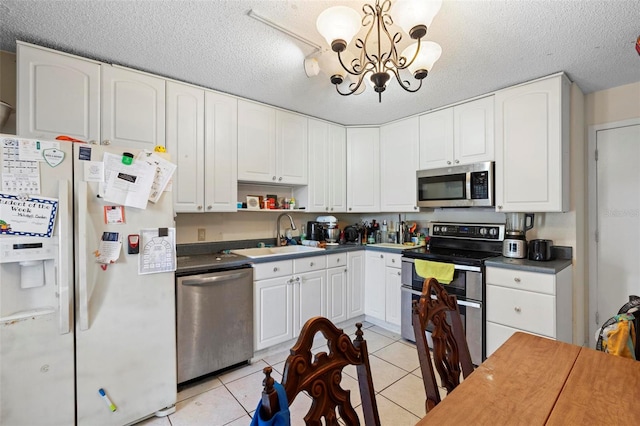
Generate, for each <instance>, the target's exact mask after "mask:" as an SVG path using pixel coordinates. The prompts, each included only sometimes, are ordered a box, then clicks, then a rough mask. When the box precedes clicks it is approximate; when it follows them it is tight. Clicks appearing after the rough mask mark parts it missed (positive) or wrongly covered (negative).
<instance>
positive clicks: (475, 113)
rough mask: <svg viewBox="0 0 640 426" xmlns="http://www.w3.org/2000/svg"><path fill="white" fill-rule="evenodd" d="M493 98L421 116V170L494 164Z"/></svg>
mask: <svg viewBox="0 0 640 426" xmlns="http://www.w3.org/2000/svg"><path fill="white" fill-rule="evenodd" d="M493 102H494V99H493V96H489V97H486V98H482V99H478V100H475V101H471V102H467V103H464V104H461V105H457V106H455V107H451V108H445V109H442V110H440V111H435V112H432V113H428V114H424V115H422V116H420V163H419V169H421V170H423V169H434V168H439V167H449V166H454V165H460V164H471V163H477V162H482V161H493V160H494V105H493Z"/></svg>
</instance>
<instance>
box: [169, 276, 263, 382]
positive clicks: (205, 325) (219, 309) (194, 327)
mask: <svg viewBox="0 0 640 426" xmlns="http://www.w3.org/2000/svg"><path fill="white" fill-rule="evenodd" d="M176 321H177V340H178V342H177V346H178V356H177V358H178V383H184V382H186V381H189V380H192V379H195V378H197V377H200V376H203V375H205V374H209V373H212V372H214V371H217V370H221V369H223V368H226V367H229V366H232V365H235V364H238V363H241V362H243V361H247V360H249V359H251V357H252V356H253V269H252V268H251V266H250V265H242V266H240V267H237V268H234V269H231V270H221V271H215V272H209V273H202V274H198V275H185V276H177V278H176Z"/></svg>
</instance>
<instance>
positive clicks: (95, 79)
mask: <svg viewBox="0 0 640 426" xmlns="http://www.w3.org/2000/svg"><path fill="white" fill-rule="evenodd" d="M17 61H18V64H17V66H18V73H17V75H18V77H17V80H18V81H17V85H18V93H17V104H18V105H17V107H18V108H17V110H18V112H17V120H18V121H17V129H16V130H17V133H18V134H19V135H20V136H24V137H33V138H42V139H54V138H55V137H56V136H59V135H67V136H71V137H73V138H76V139H80V140H83V141H91V140H94V141H99V140H100V63H98V62H95V61H91V60H87V59H82V58H78V57H75V56H71V55H65V54H61V53H55V52H52V51H50V50H48V49H41V48H38V47H36V46H31V45H28V44H24V43H21V42H18V43H17Z"/></svg>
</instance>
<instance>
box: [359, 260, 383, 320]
mask: <svg viewBox="0 0 640 426" xmlns="http://www.w3.org/2000/svg"><path fill="white" fill-rule="evenodd" d="M366 259H367V260H366V271H365V283H366V289H365V293H364V313H365V314H367V315H371V316H372V317H374V318H377V319H379V320H383V321H384V320H385V298H386V286H385V279H386V273H385V259H384V254H383V253H380V252H366Z"/></svg>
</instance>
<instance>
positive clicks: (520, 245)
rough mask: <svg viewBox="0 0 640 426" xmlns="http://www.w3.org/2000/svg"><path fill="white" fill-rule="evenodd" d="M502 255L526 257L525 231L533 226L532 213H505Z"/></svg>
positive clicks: (515, 257) (517, 257) (516, 257)
mask: <svg viewBox="0 0 640 426" xmlns="http://www.w3.org/2000/svg"><path fill="white" fill-rule="evenodd" d="M506 216H507V223H506V225H505V237H504V242H503V244H502V255H503V256H504V257H511V258H514V259H524V258H526V257H527V237H526V234H527V231H528V230H529V229H531V228H533V218H534V215H533V213H507V214H506Z"/></svg>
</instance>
